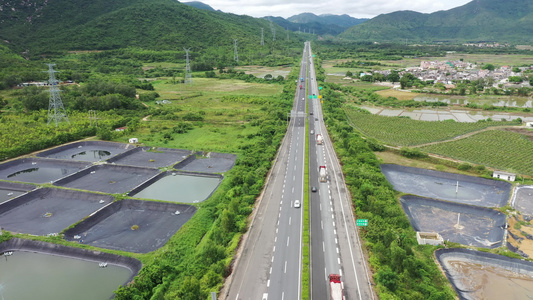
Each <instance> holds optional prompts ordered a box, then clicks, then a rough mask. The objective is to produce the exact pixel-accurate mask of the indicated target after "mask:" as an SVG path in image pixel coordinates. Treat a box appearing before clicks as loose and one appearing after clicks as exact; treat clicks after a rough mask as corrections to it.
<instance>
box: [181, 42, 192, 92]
mask: <svg viewBox="0 0 533 300" xmlns="http://www.w3.org/2000/svg"><path fill="white" fill-rule="evenodd" d="M183 50H185V80H184V81H183V83H185V84H192V74H191V62H190V61H189V50H191V48H188V49H185V48H183Z"/></svg>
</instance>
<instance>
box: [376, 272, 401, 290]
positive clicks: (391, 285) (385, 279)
mask: <svg viewBox="0 0 533 300" xmlns="http://www.w3.org/2000/svg"><path fill="white" fill-rule="evenodd" d="M376 277H377V278H376V281H377V282H378V283H380V284H382V285H383V286H385V287H386V288H388V289H389V290H390V291H391V292H394V291H396V288H397V287H398V275H397V274H396V273H394V272H393V271H391V270H390V269H388V268H387V269H385V270H379V271H378V273H377V274H376Z"/></svg>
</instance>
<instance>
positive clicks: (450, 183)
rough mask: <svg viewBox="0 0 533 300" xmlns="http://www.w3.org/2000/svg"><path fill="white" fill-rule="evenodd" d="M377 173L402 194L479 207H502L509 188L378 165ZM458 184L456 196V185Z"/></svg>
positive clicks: (470, 178) (494, 182)
mask: <svg viewBox="0 0 533 300" xmlns="http://www.w3.org/2000/svg"><path fill="white" fill-rule="evenodd" d="M381 172H382V173H383V174H384V175H385V177H386V178H387V180H388V181H389V182H390V183H391V184H392V185H393V186H394V189H395V190H397V191H400V192H403V193H408V194H414V195H419V196H422V197H428V198H434V199H442V200H446V201H452V202H457V203H464V204H470V205H476V206H483V207H502V206H505V205H506V204H507V202H508V200H509V196H510V193H511V188H512V185H511V184H510V183H509V182H505V181H501V180H491V179H486V178H480V177H474V176H467V175H461V174H454V173H446V172H440V171H433V170H427V169H420V168H412V167H405V166H400V165H395V164H383V165H381ZM457 182H459V188H458V191H459V192H458V193H455V191H456V185H457Z"/></svg>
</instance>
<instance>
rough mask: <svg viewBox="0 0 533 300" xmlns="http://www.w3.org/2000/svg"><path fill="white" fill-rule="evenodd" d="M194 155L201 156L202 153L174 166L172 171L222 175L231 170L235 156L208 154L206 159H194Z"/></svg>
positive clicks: (197, 153)
mask: <svg viewBox="0 0 533 300" xmlns="http://www.w3.org/2000/svg"><path fill="white" fill-rule="evenodd" d="M196 155H198V156H203V155H204V153H203V152H196V153H194V154H193V155H190V156H189V157H187V158H186V159H184V160H183V161H181V162H180V163H178V164H176V165H174V169H177V170H183V171H190V172H204V173H224V172H227V171H229V170H231V169H232V168H233V166H234V165H235V161H236V160H237V155H235V154H229V153H217V152H209V153H208V154H207V157H206V158H200V159H198V158H196Z"/></svg>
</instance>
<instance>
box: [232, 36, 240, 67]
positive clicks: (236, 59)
mask: <svg viewBox="0 0 533 300" xmlns="http://www.w3.org/2000/svg"><path fill="white" fill-rule="evenodd" d="M233 60H235V61H236V62H237V63H239V53H238V52H237V39H233Z"/></svg>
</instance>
